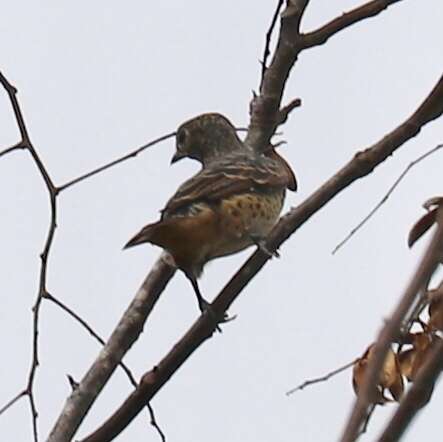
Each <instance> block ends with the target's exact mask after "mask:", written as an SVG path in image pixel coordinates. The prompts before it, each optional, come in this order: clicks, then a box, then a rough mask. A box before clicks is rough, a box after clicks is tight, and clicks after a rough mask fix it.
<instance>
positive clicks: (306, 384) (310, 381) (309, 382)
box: [286, 358, 360, 396]
mask: <svg viewBox="0 0 443 442" xmlns="http://www.w3.org/2000/svg"><path fill="white" fill-rule="evenodd" d="M359 360H360V358H356V359H354V360H353V361H351V362H348V363H347V364H345V365H343V366H341V367H339V368H336V369H335V370H332V371H330V372H329V373H327V374H325V375H324V376H320V377H318V378H313V379H308V380H306V381H304V382H303V383H301V384H300V385H297V386H296V387H294V388H291V390H288V391H287V392H286V396H290V395H291V394H293V393H295V392H297V391H300V390H304V389H305V388H306V387H309V386H310V385H313V384H318V383H320V382H326V381H328V380H329V379H331V378H332V377H334V376H335V375H337V374H339V373H341V372H342V371H345V370H347V369H348V368H350V367H352V366H353V365H354V364H356V363H357V362H358V361H359Z"/></svg>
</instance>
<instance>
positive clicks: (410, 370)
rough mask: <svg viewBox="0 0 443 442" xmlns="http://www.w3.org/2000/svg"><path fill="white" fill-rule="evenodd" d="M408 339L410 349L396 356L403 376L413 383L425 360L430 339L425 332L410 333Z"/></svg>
mask: <svg viewBox="0 0 443 442" xmlns="http://www.w3.org/2000/svg"><path fill="white" fill-rule="evenodd" d="M409 337H410V340H411V344H412V348H411V349H408V350H404V351H402V352H401V353H400V354H399V355H398V361H399V364H400V371H401V373H402V374H403V376H405V377H406V378H407V379H408V381H410V382H413V381H414V379H415V377H416V376H417V372H418V370H419V369H420V367H421V366H422V365H423V362H424V361H425V359H426V355H427V352H428V351H429V348H430V347H431V344H432V337H431V335H430V334H428V333H425V332H421V333H411V334H410V335H409Z"/></svg>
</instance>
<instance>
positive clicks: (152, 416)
mask: <svg viewBox="0 0 443 442" xmlns="http://www.w3.org/2000/svg"><path fill="white" fill-rule="evenodd" d="M45 299H47V300H48V301H51V302H53V303H54V304H55V305H57V306H58V307H59V308H60V309H62V310H63V311H64V312H66V313H67V314H68V315H69V316H71V317H72V318H74V319H75V320H76V321H77V322H78V323H79V324H80V325H81V326H82V327H83V328H85V329H86V330H87V331H88V332H89V334H90V335H91V336H92V337H94V338H95V339H96V340H97V341H98V342H100V344H102V345H106V342H105V340H104V339H103V338H102V337H101V336H100V335H99V334H98V333H97V332H96V331H95V330H94V329H93V328H92V327H91V326H90V325H89V324H88V323H87V322H86V321H85V320H84V319H83V318H82V317H81V316H80V315H78V314H77V313H76V312H75V311H74V310H72V309H71V308H70V307H68V306H67V305H66V304H64V303H63V302H62V301H60V300H59V299H57V298H56V297H55V296H53V295H51V294H50V293H46V295H45ZM118 365H119V366H120V367H121V368H122V370H123V371H124V372H125V374H126V376H127V377H128V379H129V381H130V382H131V384H132V386H133V387H137V381H136V380H135V378H134V375H133V374H132V372H131V370H130V368H129V367H128V366H127V365H126V364H125V363H124V362H123V361H120V362H119V363H118ZM68 379H69V381H70V383H71V385H73V382H72V381H73V379H72V377H70V376H68ZM71 379H72V381H71ZM78 386H79V383H78V382H75V389H74V388H73V390H76V389H77V388H78ZM25 393H26V392H25ZM146 406H147V408H148V411H149V416H150V423H151V425H152V426H153V427H154V428H155V429H156V431H157V433H158V434H159V436H160V438H161V440H162V441H163V442H165V441H166V437H165V434H164V433H163V431H162V429H161V428H160V426H159V425H158V423H157V420H156V418H155V413H154V409H153V408H152V406H151V404H149V403H148V404H146ZM0 414H1V411H0Z"/></svg>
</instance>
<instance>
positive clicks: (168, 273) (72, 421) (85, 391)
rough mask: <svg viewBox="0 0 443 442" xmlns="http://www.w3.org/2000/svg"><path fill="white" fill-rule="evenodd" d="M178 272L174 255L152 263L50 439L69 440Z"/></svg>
mask: <svg viewBox="0 0 443 442" xmlns="http://www.w3.org/2000/svg"><path fill="white" fill-rule="evenodd" d="M174 273H175V267H174V266H173V264H172V261H171V258H170V257H169V255H167V254H166V253H163V254H162V255H161V257H160V259H158V260H157V262H156V263H155V264H154V266H153V267H152V269H151V271H150V272H149V274H148V276H147V277H146V279H145V281H144V282H143V284H142V286H141V287H140V289H139V290H138V292H137V294H136V296H135V298H134V300H133V301H132V302H131V304H130V305H129V307H128V308H127V310H126V312H125V313H124V314H123V316H122V318H121V319H120V322H119V323H118V325H117V327H116V328H115V330H114V332H113V333H112V335H111V336H110V338H109V340H108V342H107V343H106V344H105V345H104V347H103V348H102V349H101V351H100V353H99V356H98V358H97V359H96V360H95V361H94V363H93V364H92V366H91V368H90V369H89V370H88V371H87V373H86V374H85V376H84V377H83V379H82V380H81V382H80V383H79V385H78V387H77V388H76V389H75V391H73V392H72V394H71V395H70V396H69V397H68V399H67V400H66V403H65V406H64V407H63V410H62V413H61V414H60V416H59V417H58V419H57V421H56V423H55V425H54V428H53V429H52V431H51V433H50V435H49V438H48V442H64V441H70V440H71V439H72V437H73V436H74V434H75V432H76V431H77V428H78V427H79V425H80V424H81V422H82V420H83V419H84V417H85V416H86V414H87V412H88V411H89V409H90V408H91V406H92V404H93V403H94V401H95V399H96V398H97V396H98V395H99V393H100V392H101V390H102V389H103V387H104V386H105V384H106V382H107V381H108V379H109V378H110V377H111V375H112V373H113V372H114V370H115V369H116V367H117V366H118V364H119V363H120V361H121V360H122V358H123V356H124V355H125V353H126V352H127V351H128V350H129V349H130V348H131V346H132V344H133V343H134V342H135V341H136V340H137V338H138V337H139V335H140V333H141V332H142V331H143V326H144V323H145V321H146V318H147V317H148V315H149V313H150V312H151V311H152V309H153V308H154V305H155V304H156V302H157V300H158V298H159V297H160V294H161V293H162V291H163V289H164V288H165V287H166V284H167V283H168V282H169V280H170V279H171V278H172V276H173V275H174Z"/></svg>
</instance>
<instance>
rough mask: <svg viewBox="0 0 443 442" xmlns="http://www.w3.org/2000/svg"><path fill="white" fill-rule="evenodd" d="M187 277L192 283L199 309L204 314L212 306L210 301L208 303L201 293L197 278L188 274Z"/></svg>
mask: <svg viewBox="0 0 443 442" xmlns="http://www.w3.org/2000/svg"><path fill="white" fill-rule="evenodd" d="M186 276H187V277H188V279H189V281H191V284H192V288H193V289H194V293H195V295H196V296H197V302H198V307H199V309H200V311H201V312H202V313H204V312H205V311H206V310H208V309H210V307H211V304H210V303H209V302H208V301H206V299H205V298H203V295H202V294H201V292H200V287H199V286H198V282H197V279H196V278H195V276H194V275H188V274H186Z"/></svg>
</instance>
